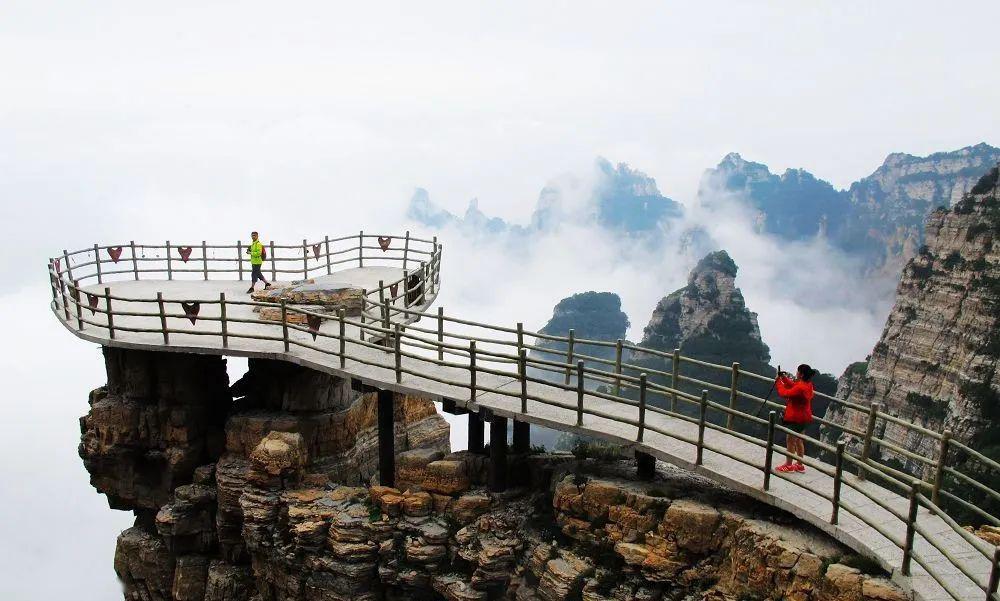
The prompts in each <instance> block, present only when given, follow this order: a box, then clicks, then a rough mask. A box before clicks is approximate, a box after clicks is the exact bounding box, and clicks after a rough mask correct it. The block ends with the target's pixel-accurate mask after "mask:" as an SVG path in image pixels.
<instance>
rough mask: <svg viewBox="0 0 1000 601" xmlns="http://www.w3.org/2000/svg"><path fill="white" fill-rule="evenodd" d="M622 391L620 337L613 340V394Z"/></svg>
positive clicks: (618, 393) (616, 394)
mask: <svg viewBox="0 0 1000 601" xmlns="http://www.w3.org/2000/svg"><path fill="white" fill-rule="evenodd" d="M621 393H622V339H621V338H619V339H618V341H617V342H615V396H619V395H620V394H621Z"/></svg>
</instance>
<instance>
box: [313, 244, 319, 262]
mask: <svg viewBox="0 0 1000 601" xmlns="http://www.w3.org/2000/svg"><path fill="white" fill-rule="evenodd" d="M313 258H314V259H317V260H318V259H319V244H313Z"/></svg>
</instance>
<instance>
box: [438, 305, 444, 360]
mask: <svg viewBox="0 0 1000 601" xmlns="http://www.w3.org/2000/svg"><path fill="white" fill-rule="evenodd" d="M437 322H438V332H437V336H438V361H444V307H438V319H437Z"/></svg>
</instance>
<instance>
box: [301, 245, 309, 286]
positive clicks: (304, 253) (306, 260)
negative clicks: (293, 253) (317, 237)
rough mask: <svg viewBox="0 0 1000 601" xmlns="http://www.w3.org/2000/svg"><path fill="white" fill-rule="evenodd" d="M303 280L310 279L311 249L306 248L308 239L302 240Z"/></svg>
mask: <svg viewBox="0 0 1000 601" xmlns="http://www.w3.org/2000/svg"><path fill="white" fill-rule="evenodd" d="M302 279H303V280H308V279H309V249H308V248H307V247H306V239H305V238H303V239H302Z"/></svg>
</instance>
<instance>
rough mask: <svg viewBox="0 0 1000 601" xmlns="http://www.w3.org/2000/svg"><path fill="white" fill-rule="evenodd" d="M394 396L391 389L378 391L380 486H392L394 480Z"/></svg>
mask: <svg viewBox="0 0 1000 601" xmlns="http://www.w3.org/2000/svg"><path fill="white" fill-rule="evenodd" d="M394 398H395V395H394V394H393V393H392V391H391V390H379V391H378V475H379V484H381V485H382V486H393V485H394V484H395V481H396V449H395V446H396V433H395V428H394V427H393V426H394V424H393V408H394V407H393V405H394V403H393V401H394Z"/></svg>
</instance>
